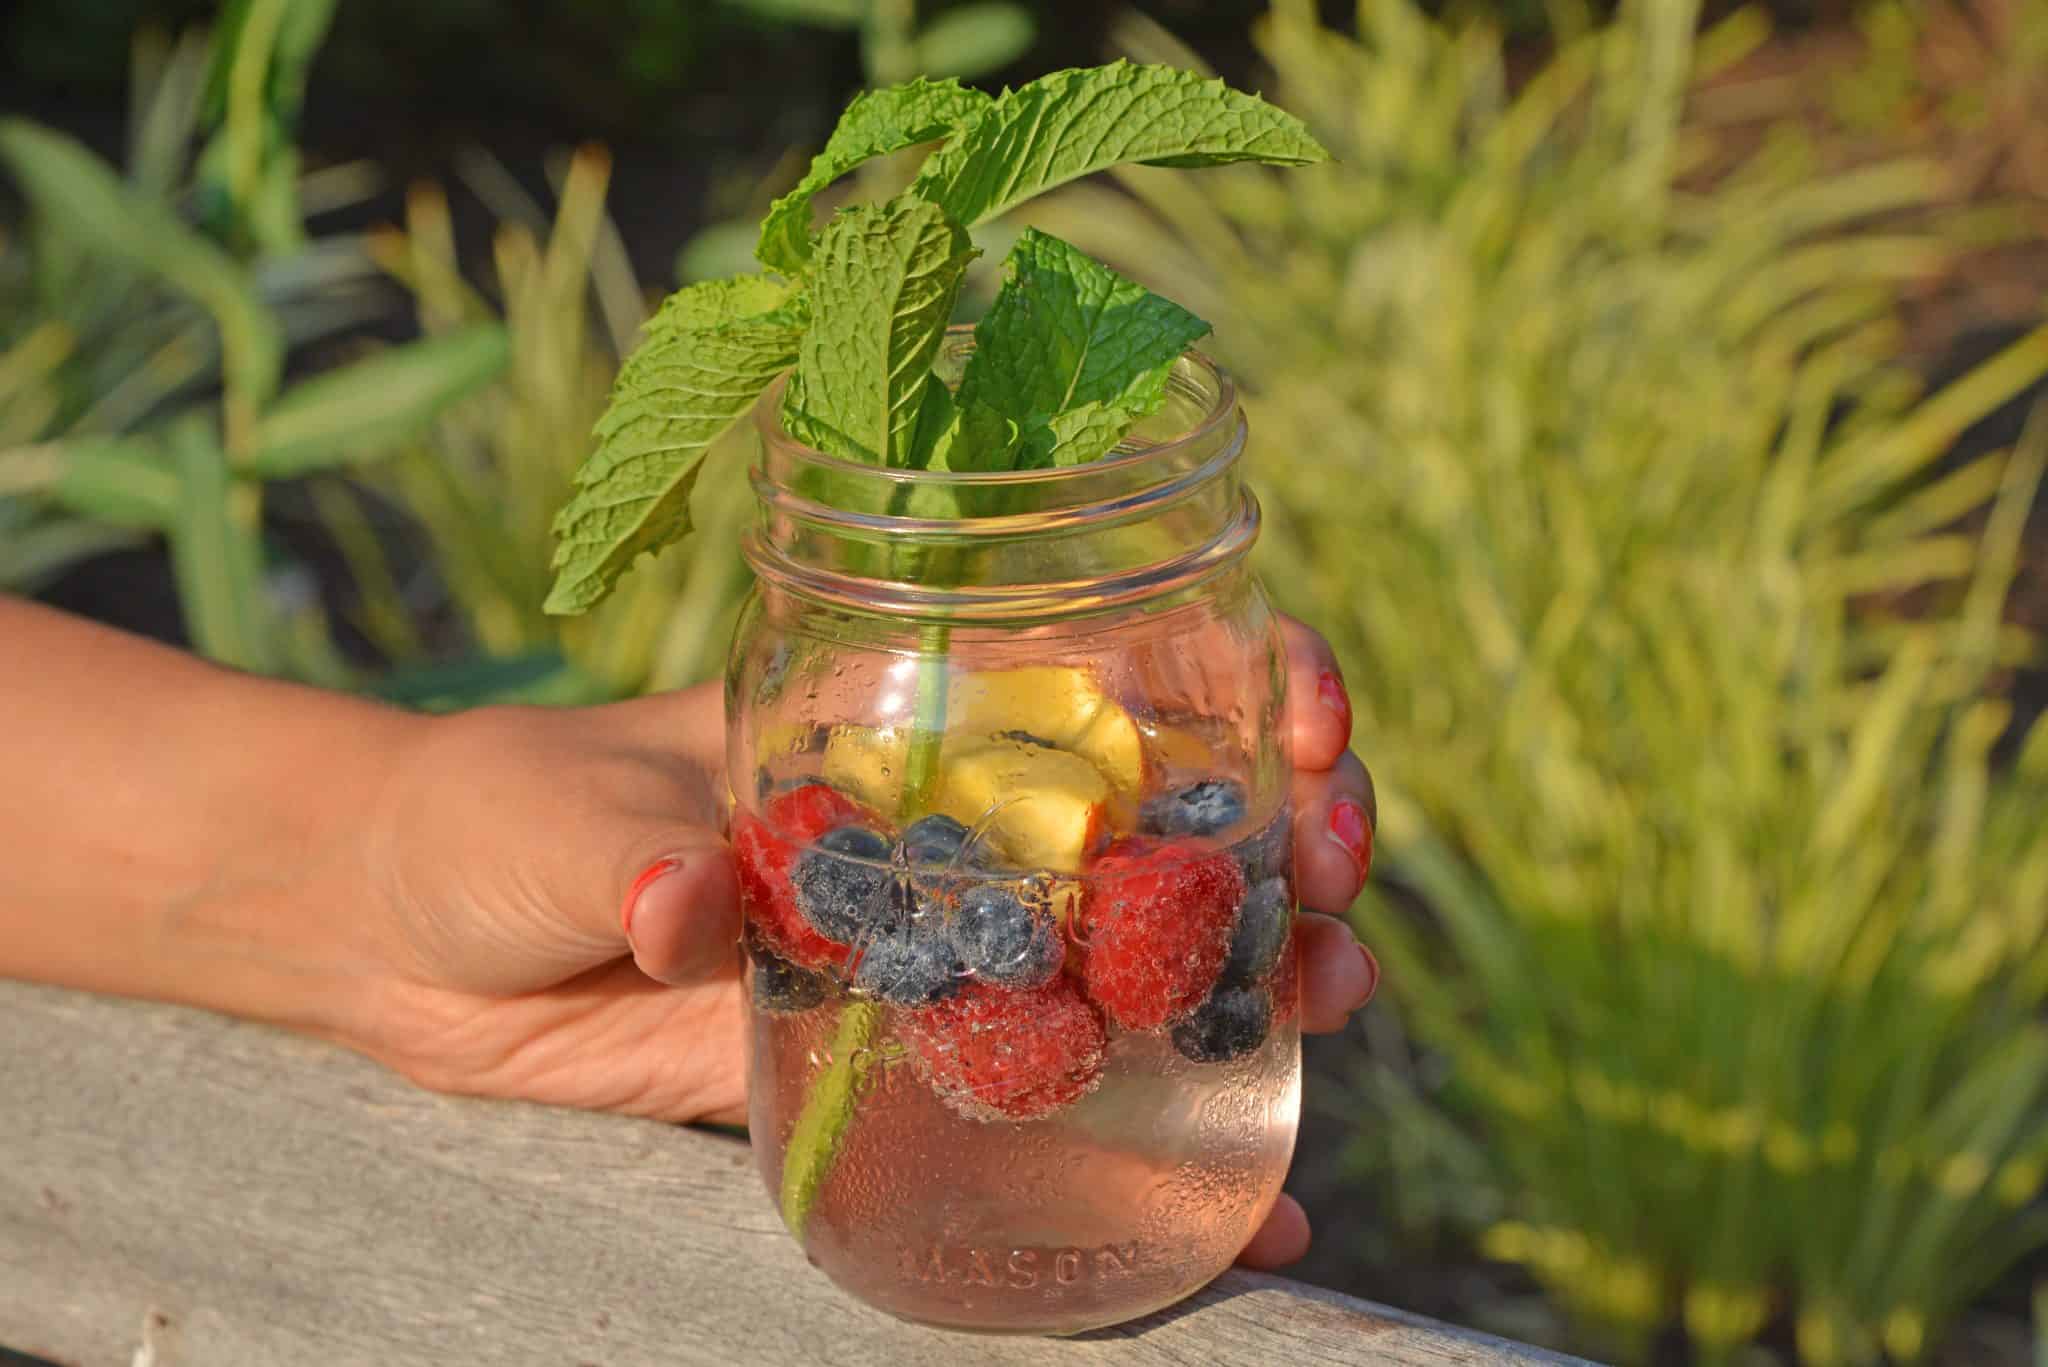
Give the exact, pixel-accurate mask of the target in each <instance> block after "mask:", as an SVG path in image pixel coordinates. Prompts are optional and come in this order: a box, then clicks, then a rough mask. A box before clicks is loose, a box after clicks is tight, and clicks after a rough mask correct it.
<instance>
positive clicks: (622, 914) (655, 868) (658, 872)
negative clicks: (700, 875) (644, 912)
mask: <svg viewBox="0 0 2048 1367" xmlns="http://www.w3.org/2000/svg"><path fill="white" fill-rule="evenodd" d="M682 863H683V861H682V860H680V859H657V860H655V861H654V862H653V863H652V864H649V865H648V866H647V867H646V868H644V869H642V870H641V871H640V876H639V877H638V878H635V879H634V880H633V886H632V887H630V888H627V889H626V905H624V906H623V907H620V908H619V929H621V930H623V931H625V932H626V938H627V939H629V940H630V939H632V938H633V908H635V907H637V906H639V905H640V894H641V893H643V892H645V891H647V885H648V884H650V883H652V882H654V881H655V880H656V879H658V878H660V877H661V876H662V875H663V874H665V873H668V872H670V871H672V870H674V869H678V868H681V867H682Z"/></svg>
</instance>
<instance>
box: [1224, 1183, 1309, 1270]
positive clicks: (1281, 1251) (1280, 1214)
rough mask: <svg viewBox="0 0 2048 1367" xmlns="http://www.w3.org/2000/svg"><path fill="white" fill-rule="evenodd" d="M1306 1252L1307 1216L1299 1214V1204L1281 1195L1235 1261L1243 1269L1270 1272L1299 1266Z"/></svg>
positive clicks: (1302, 1212) (1305, 1213)
mask: <svg viewBox="0 0 2048 1367" xmlns="http://www.w3.org/2000/svg"><path fill="white" fill-rule="evenodd" d="M1306 1252H1308V1214H1307V1212H1305V1211H1304V1210H1302V1208H1301V1202H1299V1201H1297V1200H1295V1199H1294V1198H1293V1197H1292V1196H1289V1195H1287V1194H1286V1193H1284V1192H1283V1193H1282V1194H1281V1196H1280V1199H1279V1200H1277V1201H1275V1202H1274V1203H1273V1209H1272V1210H1271V1211H1270V1212H1269V1213H1268V1214H1267V1216H1266V1223H1264V1224H1263V1225H1260V1226H1259V1232H1258V1233H1256V1234H1254V1235H1252V1239H1251V1242H1250V1243H1248V1244H1246V1245H1245V1246H1244V1251H1243V1252H1241V1253H1239V1254H1238V1255H1237V1261H1238V1263H1239V1265H1240V1266H1243V1267H1256V1268H1259V1269H1261V1270H1262V1271H1270V1270H1271V1269H1273V1268H1276V1267H1285V1266H1287V1264H1289V1263H1292V1262H1299V1261H1300V1260H1301V1255H1302V1254H1304V1253H1306Z"/></svg>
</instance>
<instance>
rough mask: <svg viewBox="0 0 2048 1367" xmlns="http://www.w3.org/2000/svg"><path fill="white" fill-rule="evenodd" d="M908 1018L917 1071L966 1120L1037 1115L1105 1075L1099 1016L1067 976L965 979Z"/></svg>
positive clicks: (1090, 1087) (1075, 1096)
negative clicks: (1015, 982) (1029, 980)
mask: <svg viewBox="0 0 2048 1367" xmlns="http://www.w3.org/2000/svg"><path fill="white" fill-rule="evenodd" d="M905 1019H906V1021H907V1023H906V1025H905V1026H904V1031H903V1033H904V1038H905V1039H906V1040H907V1041H908V1043H909V1045H910V1051H911V1058H912V1060H913V1062H914V1064H915V1066H916V1068H917V1072H918V1076H920V1077H922V1078H923V1079H924V1080H925V1081H926V1082H928V1083H930V1084H931V1089H932V1090H933V1091H934V1092H937V1093H938V1094H939V1095H940V1096H941V1097H943V1098H945V1101H946V1104H947V1105H949V1106H951V1107H952V1108H953V1109H954V1110H955V1111H957V1112H959V1113H960V1114H961V1115H964V1116H966V1117H967V1118H969V1119H970V1120H1036V1119H1037V1118H1038V1117H1040V1116H1042V1115H1049V1114H1051V1113H1052V1112H1054V1111H1056V1110H1058V1109H1059V1108H1060V1107H1062V1106H1065V1105H1067V1104H1068V1103H1069V1102H1072V1101H1074V1100H1077V1099H1078V1098H1080V1097H1082V1096H1084V1095H1086V1094H1087V1093H1088V1092H1090V1091H1093V1090H1094V1088H1095V1084H1096V1083H1097V1082H1098V1081H1100V1080H1101V1078H1102V1053H1103V1050H1104V1048H1105V1047H1106V1046H1107V1043H1108V1040H1107V1037H1106V1036H1105V1035H1104V1033H1103V1029H1102V1016H1101V1014H1100V1013H1099V1012H1097V1011H1096V1009H1095V1008H1094V1007H1092V1006H1090V1005H1089V1004H1088V1002H1087V999H1086V998H1084V997H1083V996H1082V995H1081V990H1080V989H1079V988H1077V987H1075V986H1074V983H1073V980H1072V979H1070V978H1066V977H1057V978H1054V979H1053V980H1052V981H1051V982H1049V983H1046V984H1045V985H1044V986H1042V987H1025V988H1005V987H994V986H991V985H990V984H988V983H982V982H970V983H968V984H966V985H965V986H964V987H962V988H961V989H960V991H959V993H958V994H957V995H955V996H952V997H948V998H947V999H946V1000H944V1001H942V1002H939V1003H938V1004H936V1005H934V1006H929V1007H926V1008H925V1009H924V1010H922V1011H917V1012H912V1013H909V1014H908V1015H907V1016H906V1018H905Z"/></svg>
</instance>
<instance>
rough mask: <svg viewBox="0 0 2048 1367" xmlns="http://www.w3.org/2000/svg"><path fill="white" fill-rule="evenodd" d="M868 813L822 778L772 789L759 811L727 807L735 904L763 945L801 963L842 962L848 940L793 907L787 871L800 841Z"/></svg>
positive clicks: (807, 965)
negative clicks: (827, 931) (736, 889)
mask: <svg viewBox="0 0 2048 1367" xmlns="http://www.w3.org/2000/svg"><path fill="white" fill-rule="evenodd" d="M874 819H875V816H874V813H873V812H871V811H869V810H868V809H867V808H865V807H863V806H861V805H860V804H859V803H858V802H855V801H854V800H853V799H852V798H850V797H848V796H847V795H846V794H844V793H842V792H840V791H839V790H838V789H837V788H833V787H829V786H827V785H826V784H823V783H806V784H803V785H801V786H800V787H796V788H791V789H790V790H789V791H787V792H783V793H777V794H776V795H775V796H774V797H772V798H770V799H769V800H768V807H767V810H766V812H764V813H763V814H762V815H761V816H756V815H754V814H753V813H752V812H750V811H748V810H746V809H745V808H739V809H737V810H735V811H734V812H733V815H732V853H733V861H734V863H735V864H736V865H737V866H738V869H739V876H740V905H741V906H743V907H744V908H745V909H746V914H747V921H748V924H750V925H752V926H753V928H754V931H755V933H756V934H758V935H759V936H760V937H761V940H762V942H763V943H764V944H766V945H767V946H768V948H770V949H772V950H774V951H775V952H776V953H777V954H780V955H781V956H782V957H783V958H785V959H787V960H789V961H790V962H791V963H794V964H800V965H802V966H803V967H805V968H837V967H839V966H840V965H842V964H844V963H845V962H846V958H847V955H848V953H849V948H848V946H846V945H843V944H841V943H839V941H837V940H834V939H832V938H830V937H829V936H826V935H821V934H819V933H818V931H817V930H816V929H815V928H814V927H813V926H812V925H811V923H810V922H809V921H807V920H805V919H804V917H803V914H802V913H801V912H799V911H798V910H797V907H796V893H795V891H794V890H793V889H792V888H791V887H790V883H789V875H790V870H791V869H792V868H793V867H794V866H795V864H796V860H797V856H798V855H799V854H801V853H802V852H803V847H804V846H805V845H808V844H810V843H811V842H812V841H813V840H816V839H817V838H818V837H819V836H821V835H823V834H825V832H827V831H830V830H833V829H835V828H837V827H839V826H844V825H847V824H848V823H850V822H860V823H867V822H872V821H873V820H874Z"/></svg>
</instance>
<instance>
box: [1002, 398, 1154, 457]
mask: <svg viewBox="0 0 2048 1367" xmlns="http://www.w3.org/2000/svg"><path fill="white" fill-rule="evenodd" d="M1153 411H1155V412H1156V411H1157V410H1156V409H1154V410H1153ZM1145 416H1147V414H1145V413H1139V412H1135V411H1133V410H1131V409H1128V408H1119V407H1117V406H1116V405H1115V404H1105V403H1084V404H1082V405H1081V406H1080V407H1079V408H1070V409H1068V410H1067V411H1066V412H1064V413H1055V414H1053V415H1052V417H1050V418H1048V419H1047V420H1046V423H1045V425H1044V426H1043V427H1040V428H1036V429H1034V430H1033V431H1032V433H1031V434H1030V435H1031V439H1030V440H1029V441H1028V442H1027V443H1026V450H1027V451H1028V452H1029V453H1030V459H1031V463H1032V464H1034V465H1037V466H1041V467H1042V466H1047V465H1051V466H1067V465H1085V464H1087V463H1088V462H1089V461H1091V460H1101V459H1102V458H1103V457H1104V456H1106V455H1108V454H1109V453H1110V452H1111V451H1112V450H1114V449H1115V448H1116V444H1117V443H1118V442H1120V441H1122V440H1123V439H1124V433H1126V432H1128V431H1130V430H1131V428H1132V426H1133V425H1134V424H1136V422H1137V421H1138V419H1140V418H1142V417H1145Z"/></svg>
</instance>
